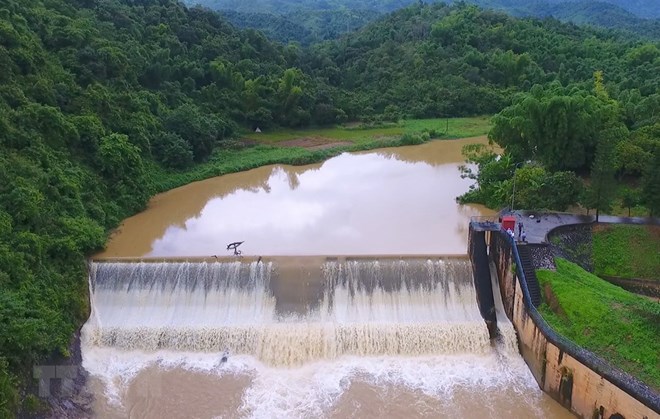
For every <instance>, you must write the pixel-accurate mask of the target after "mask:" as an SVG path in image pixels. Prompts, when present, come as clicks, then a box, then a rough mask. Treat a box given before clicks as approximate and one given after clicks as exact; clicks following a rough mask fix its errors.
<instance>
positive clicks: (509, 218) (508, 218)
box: [502, 215, 516, 232]
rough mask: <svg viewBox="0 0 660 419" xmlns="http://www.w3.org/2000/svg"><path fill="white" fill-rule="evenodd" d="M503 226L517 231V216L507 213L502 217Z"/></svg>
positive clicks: (505, 228)
mask: <svg viewBox="0 0 660 419" xmlns="http://www.w3.org/2000/svg"><path fill="white" fill-rule="evenodd" d="M502 228H503V229H504V230H505V231H506V230H508V229H511V231H513V232H515V231H516V217H515V216H513V215H505V216H504V217H502Z"/></svg>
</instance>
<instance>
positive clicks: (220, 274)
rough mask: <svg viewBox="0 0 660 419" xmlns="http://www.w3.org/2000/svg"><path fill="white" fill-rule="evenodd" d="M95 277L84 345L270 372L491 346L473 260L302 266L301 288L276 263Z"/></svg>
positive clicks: (110, 271) (172, 267)
mask: <svg viewBox="0 0 660 419" xmlns="http://www.w3.org/2000/svg"><path fill="white" fill-rule="evenodd" d="M312 263H314V262H312ZM91 268H92V269H91V279H90V281H91V287H92V303H93V307H92V316H91V317H90V320H89V322H88V324H87V325H86V326H85V334H84V338H85V339H86V340H87V341H88V343H89V344H91V345H95V346H101V347H103V346H106V347H115V348H121V349H126V350H134V349H139V350H145V351H156V350H161V349H168V350H179V351H201V352H222V351H224V350H228V351H229V352H230V353H232V354H244V355H251V356H254V357H256V358H257V359H259V360H260V361H262V362H264V363H266V364H268V365H273V366H290V365H300V364H303V363H305V362H310V361H315V360H321V359H334V358H337V357H340V356H343V355H360V356H377V355H429V354H450V353H484V352H485V351H487V350H488V349H489V347H490V342H489V337H488V331H487V329H486V326H485V323H484V322H483V319H482V318H481V316H480V314H479V310H478V308H477V305H476V296H475V291H474V287H473V285H472V279H471V269H470V263H469V261H468V260H467V259H435V260H430V259H428V260H424V259H419V260H417V259H406V260H396V259H394V260H343V261H326V262H324V263H322V264H321V265H320V266H313V264H312V265H311V266H304V265H303V266H299V267H298V269H297V272H295V274H297V275H299V276H301V275H302V276H303V277H306V281H303V282H301V283H299V284H297V285H296V286H295V287H291V286H289V285H288V284H290V283H291V282H292V281H291V279H292V278H291V277H290V275H288V274H289V273H290V272H287V270H288V271H291V269H288V268H287V267H286V266H283V267H280V266H278V265H277V264H276V263H273V262H251V263H242V262H214V263H207V262H202V263H189V262H161V263H94V264H93V265H92V267H91ZM296 282H297V281H296Z"/></svg>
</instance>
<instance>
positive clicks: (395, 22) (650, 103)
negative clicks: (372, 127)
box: [0, 0, 660, 417]
mask: <svg viewBox="0 0 660 419" xmlns="http://www.w3.org/2000/svg"><path fill="white" fill-rule="evenodd" d="M365 3H369V2H368V1H365ZM371 3H373V4H376V3H378V4H385V3H386V2H371ZM398 3H399V2H392V3H391V4H392V5H394V4H398ZM393 7H394V6H393ZM397 7H398V6H397ZM594 75H595V76H594ZM658 86H660V50H659V49H658V44H657V43H653V42H644V41H641V40H635V39H633V40H628V39H627V38H626V37H624V36H621V35H618V34H616V33H607V32H603V31H600V30H594V29H587V28H579V27H576V26H574V25H566V24H562V23H560V22H558V21H543V22H541V21H536V20H530V19H524V20H520V19H516V18H513V17H510V16H507V15H504V14H501V13H497V12H493V11H484V10H480V9H477V8H476V7H472V6H466V5H458V6H446V5H442V4H440V5H422V4H416V5H413V6H410V7H408V8H405V9H402V10H399V11H396V12H394V13H393V14H391V15H387V16H385V17H384V18H382V19H380V20H378V21H376V22H374V23H373V24H370V25H368V26H366V27H365V28H364V29H363V30H360V31H358V32H356V33H354V34H351V35H349V36H346V37H343V38H341V39H339V40H334V41H327V42H323V43H317V44H314V45H311V46H310V47H309V48H302V47H300V46H298V45H293V44H287V45H284V44H280V43H277V42H274V41H271V40H269V39H268V38H267V37H266V36H265V35H264V34H262V33H261V32H258V31H255V30H244V31H242V30H237V29H235V28H234V27H233V26H232V25H231V24H229V23H228V22H227V21H226V20H224V19H223V18H222V17H220V16H219V15H217V14H215V13H213V12H211V11H209V10H207V9H203V8H190V9H188V8H186V7H185V6H183V5H182V4H179V3H177V2H176V1H174V0H132V1H128V0H123V1H122V0H108V1H102V2H100V1H95V0H33V1H30V2H25V1H18V0H0V337H1V339H0V417H3V416H12V415H13V412H16V411H17V410H19V409H20V408H21V406H23V407H22V408H23V409H29V408H30V406H33V405H34V404H35V399H34V397H32V396H26V395H25V393H24V392H23V390H24V389H25V388H26V385H27V384H29V381H28V379H27V378H26V377H28V376H29V372H30V370H31V367H32V366H33V365H34V364H35V363H37V362H40V361H42V360H44V359H45V358H46V357H49V356H57V355H60V356H66V355H67V354H68V349H67V348H68V345H69V340H70V338H71V336H72V334H73V333H74V332H75V330H76V329H77V327H79V326H80V324H81V323H82V321H83V320H84V319H85V317H86V316H87V313H88V302H87V282H86V279H85V257H86V255H89V254H90V253H91V252H93V251H94V250H96V249H99V248H101V247H102V246H103V244H104V242H105V240H106V236H107V232H108V231H110V230H111V229H112V228H113V227H115V226H116V225H117V224H118V222H119V221H120V220H121V219H122V218H124V217H126V216H128V215H130V214H133V213H135V212H137V211H139V210H140V209H142V208H143V207H144V205H145V203H146V202H147V200H148V198H149V197H150V196H151V195H152V194H153V193H155V192H157V190H156V187H155V186H154V184H155V183H156V182H155V180H156V178H157V177H162V176H165V175H167V174H177V173H185V172H186V170H191V169H192V168H194V167H196V165H197V164H198V163H200V162H204V161H206V160H207V159H209V157H211V156H213V155H217V153H218V152H219V151H221V150H223V149H226V148H229V147H234V146H235V145H236V141H235V139H236V138H237V137H239V136H240V132H241V130H245V129H254V128H255V127H256V126H259V127H262V128H267V127H276V126H290V127H299V126H307V125H333V124H337V123H341V122H344V121H346V120H349V119H350V120H363V121H371V122H376V123H377V122H379V121H383V120H392V121H396V120H398V119H400V118H416V117H423V116H429V117H438V116H462V115H481V114H492V113H496V112H500V113H499V114H498V115H497V116H496V117H495V119H494V122H495V129H494V131H493V133H492V134H491V137H492V138H493V139H494V140H495V141H497V142H498V143H500V144H501V145H502V146H503V147H505V149H506V151H507V154H506V155H505V156H504V158H502V159H494V158H492V155H490V154H488V152H487V151H484V150H473V153H472V155H471V156H472V158H473V159H474V160H475V161H477V163H478V164H479V165H480V166H481V167H482V169H483V170H482V172H481V173H480V174H479V176H480V177H479V179H477V180H478V181H479V187H478V188H477V189H475V190H474V191H472V192H471V194H472V195H471V196H469V197H467V198H466V199H471V200H473V201H479V202H487V203H489V204H490V205H492V206H498V205H501V203H502V201H503V200H504V197H506V196H508V195H507V191H508V190H509V189H508V188H510V185H511V178H512V176H516V179H518V181H519V183H520V187H521V188H522V189H521V190H527V189H525V188H524V185H525V184H530V185H531V184H532V182H531V180H533V181H534V182H536V181H537V180H538V179H541V183H537V184H538V185H541V186H539V187H541V188H549V187H550V185H554V186H553V187H555V188H565V185H569V187H570V186H571V185H573V184H576V182H577V180H576V176H577V175H579V174H583V173H585V172H588V171H590V170H592V172H593V168H594V167H596V168H598V167H599V166H598V165H599V164H600V163H598V162H602V161H607V159H608V158H612V156H613V155H614V156H616V159H617V160H616V161H617V166H616V167H613V169H612V170H613V171H614V172H616V173H610V172H608V171H607V170H604V171H603V170H601V172H602V173H603V180H604V181H603V183H602V185H607V183H606V181H607V180H608V179H609V177H608V176H610V174H611V175H614V174H616V175H617V176H629V177H632V178H633V179H644V180H643V181H642V183H643V184H644V185H646V184H650V185H654V184H655V185H660V181H657V182H655V183H654V182H653V179H656V180H657V179H658V173H657V167H658V159H660V152H658V142H659V141H660V140H659V138H660V134H659V132H660V128H659V124H660V122H659V120H658V118H660V93H659V92H658ZM601 138H608V139H610V140H611V141H608V142H607V145H611V147H609V148H608V147H604V146H600V144H601V143H604V142H603V141H600V139H601ZM564 145H569V146H570V147H572V148H571V149H570V151H569V152H566V151H565V150H564V149H563V146H564ZM214 153H216V154H214ZM562 153H563V154H562ZM527 160H530V161H531V160H533V161H535V162H538V165H529V167H527V166H526V167H522V168H520V167H518V171H516V168H517V167H516V163H515V162H519V161H527ZM506 162H508V163H507V164H505V163H506ZM652 168H656V171H653V170H652ZM528 172H529V173H528ZM601 172H598V171H595V172H594V173H596V174H600V173H601ZM523 174H527V175H528V178H529V179H531V180H530V182H526V181H525V180H524V179H523V178H520V179H519V178H518V177H519V176H522V175H523ZM475 176H476V175H475ZM534 176H536V177H534ZM654 176H655V177H654ZM546 178H548V179H550V180H548V182H546ZM596 178H598V177H594V179H596ZM649 179H650V180H649ZM640 181H641V180H640ZM592 184H594V185H601V184H600V183H598V182H592ZM647 189H649V188H642V190H643V191H644V193H643V194H642V195H644V196H641V197H640V198H639V199H638V202H645V203H646V204H647V205H648V207H649V208H650V209H654V208H657V206H654V205H656V204H654V203H653V202H652V199H651V198H650V197H652V196H653V195H650V194H649V192H648V191H647ZM576 190H577V187H576ZM600 190H603V189H602V188H601V189H599V191H600ZM649 190H651V189H649ZM529 191H531V192H529V193H528V194H527V195H525V194H524V193H522V195H521V198H520V199H523V197H525V196H530V197H534V196H535V195H534V194H533V193H532V192H533V189H529ZM552 191H553V192H552V193H553V194H555V193H561V194H563V195H562V196H567V197H568V198H566V200H567V201H574V199H573V198H574V196H573V195H574V194H577V193H578V192H579V191H578V192H576V191H573V190H572V189H571V190H560V189H552ZM557 191H559V192H557ZM651 192H652V191H651ZM592 195H593V196H596V195H597V198H598V199H600V193H597V194H596V193H594V194H592ZM544 196H545V195H544ZM657 196H660V193H658V194H657ZM530 199H531V198H530ZM576 199H577V198H576ZM593 199H596V198H593ZM644 199H645V200H644ZM596 201H598V200H596ZM521 202H522V201H521ZM585 202H592V201H585ZM598 202H599V201H598ZM560 204H563V203H556V202H550V203H538V202H530V205H531V206H534V205H535V206H538V205H542V206H545V207H548V208H550V207H557V206H561V205H560ZM587 205H592V206H591V207H592V208H596V206H593V205H597V206H599V205H600V204H598V203H596V204H593V202H592V203H587ZM601 208H604V207H602V206H601Z"/></svg>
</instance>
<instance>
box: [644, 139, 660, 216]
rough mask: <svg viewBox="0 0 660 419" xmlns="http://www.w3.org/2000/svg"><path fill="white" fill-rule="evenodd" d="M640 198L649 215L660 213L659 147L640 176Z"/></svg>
mask: <svg viewBox="0 0 660 419" xmlns="http://www.w3.org/2000/svg"><path fill="white" fill-rule="evenodd" d="M642 199H643V202H644V205H646V207H647V208H648V210H649V215H650V216H651V217H653V216H654V215H658V214H660V147H659V148H657V149H656V150H655V153H653V159H652V160H651V161H650V162H649V165H648V166H647V168H646V170H645V172H644V176H643V177H642Z"/></svg>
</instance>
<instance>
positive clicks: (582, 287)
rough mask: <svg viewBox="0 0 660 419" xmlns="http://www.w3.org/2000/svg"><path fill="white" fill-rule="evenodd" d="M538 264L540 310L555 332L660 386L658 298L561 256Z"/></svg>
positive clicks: (655, 385)
mask: <svg viewBox="0 0 660 419" xmlns="http://www.w3.org/2000/svg"><path fill="white" fill-rule="evenodd" d="M556 264H557V271H556V272H555V271H547V270H538V271H537V276H538V279H539V282H540V284H541V287H542V289H543V297H544V301H543V304H542V305H541V307H540V309H539V311H540V312H541V314H542V315H543V318H544V319H545V320H546V321H547V322H548V323H549V324H550V325H551V326H552V327H553V328H554V329H555V330H556V331H557V332H558V333H560V334H562V335H564V336H566V337H567V338H568V339H570V340H572V341H573V342H575V343H576V344H577V345H580V346H582V347H584V348H586V349H589V350H590V351H593V352H594V353H596V354H597V355H598V356H600V357H602V358H604V359H606V360H608V361H609V362H610V363H611V364H612V365H616V366H618V367H619V368H621V369H623V370H624V371H627V372H629V373H630V374H632V375H634V376H636V377H638V378H639V379H641V380H642V381H644V382H646V383H647V384H648V385H650V386H651V387H653V388H655V389H656V390H658V389H660V339H658V336H660V304H658V303H657V302H654V301H651V300H650V299H647V298H644V297H640V296H638V295H635V294H632V293H630V292H628V291H625V290H624V289H622V288H619V287H617V286H615V285H612V284H610V283H608V282H606V281H604V280H602V279H600V278H598V277H597V276H595V275H592V274H590V273H589V272H587V271H585V270H583V269H582V268H580V267H579V266H578V265H575V264H573V263H571V262H568V261H567V260H564V259H557V260H556Z"/></svg>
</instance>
